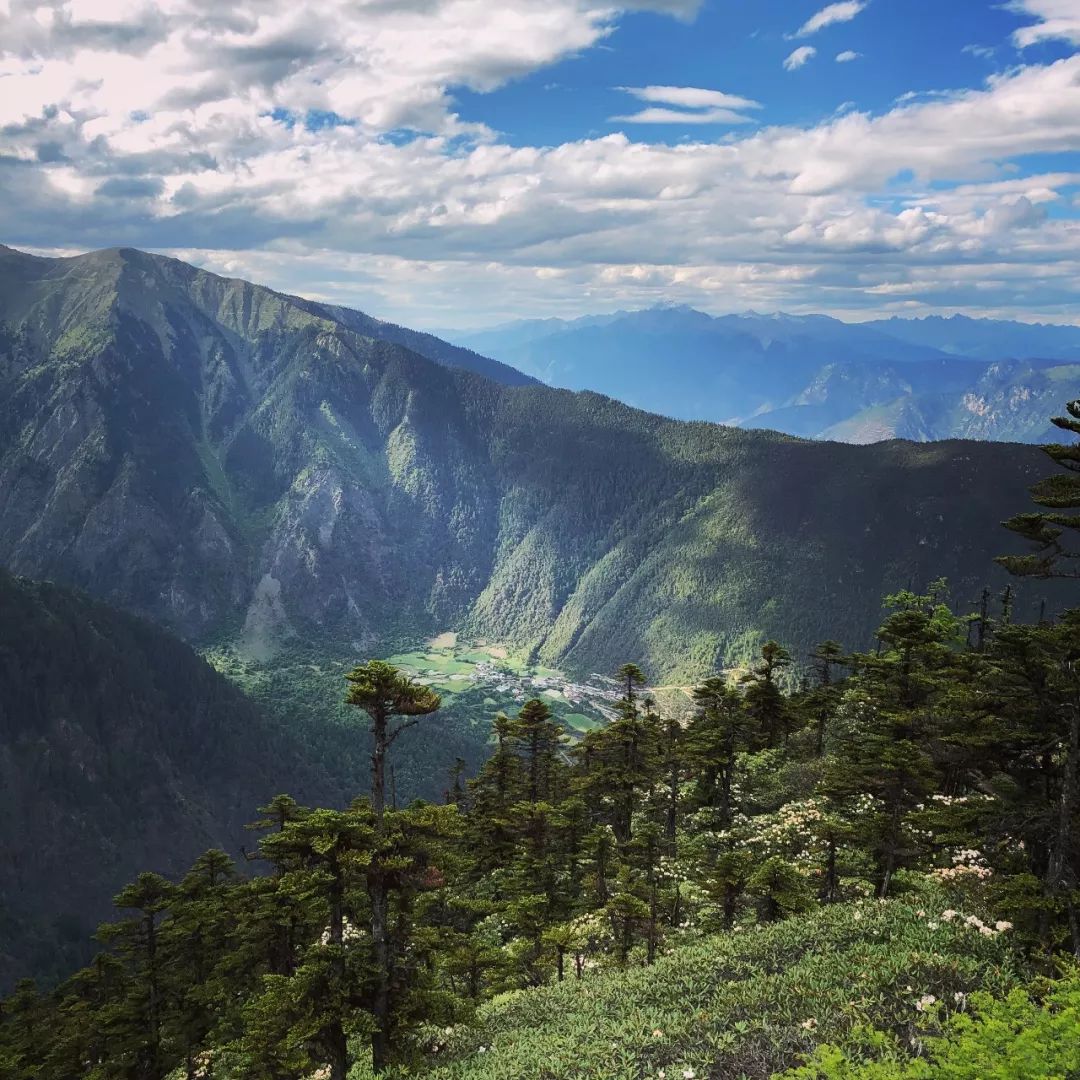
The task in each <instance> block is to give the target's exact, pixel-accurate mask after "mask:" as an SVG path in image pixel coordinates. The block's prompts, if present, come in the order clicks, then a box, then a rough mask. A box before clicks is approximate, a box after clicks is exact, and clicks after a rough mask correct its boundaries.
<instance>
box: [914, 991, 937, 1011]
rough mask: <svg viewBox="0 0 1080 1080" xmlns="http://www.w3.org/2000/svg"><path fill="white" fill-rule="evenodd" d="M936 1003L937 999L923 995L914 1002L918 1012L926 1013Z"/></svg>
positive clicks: (931, 995)
mask: <svg viewBox="0 0 1080 1080" xmlns="http://www.w3.org/2000/svg"><path fill="white" fill-rule="evenodd" d="M936 1001H937V998H936V997H934V995H933V994H923V996H922V997H921V998H919V1000H918V1001H916V1002H915V1008H916V1009H918V1010H919V1012H926V1011H927V1010H928V1009H929V1008H930V1006H931V1005H933V1004H934V1003H935V1002H936Z"/></svg>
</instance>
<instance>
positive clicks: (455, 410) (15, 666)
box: [0, 248, 1072, 984]
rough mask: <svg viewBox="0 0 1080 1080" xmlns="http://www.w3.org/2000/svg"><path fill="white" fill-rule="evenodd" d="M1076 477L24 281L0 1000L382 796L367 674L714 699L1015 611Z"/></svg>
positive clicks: (2, 580)
mask: <svg viewBox="0 0 1080 1080" xmlns="http://www.w3.org/2000/svg"><path fill="white" fill-rule="evenodd" d="M659 317H660V318H661V319H663V318H666V317H667V315H666V314H664V315H661V316H659ZM867 333H868V334H870V333H871V331H867ZM792 348H793V346H792ZM909 348H910V350H911V352H910V355H909V358H908V360H906V361H905V363H906V364H907V365H908V367H909V368H910V369H911V370H916V369H919V368H921V367H923V366H927V365H929V366H933V365H934V364H937V363H939V361H938V360H937V359H935V358H932V357H931V358H929V359H928V358H927V357H926V356H925V355H924V350H925V348H926V347H925V346H924V345H922V344H920V343H912V344H911V345H910V346H909ZM969 362H971V361H963V363H969ZM1065 389H1066V388H1065V387H1064V386H1063V387H1062V391H1063V393H1062V394H1060V395H1059V397H1064V396H1067V395H1066V394H1065V393H1064V391H1065ZM1046 471H1047V463H1046V461H1045V458H1044V457H1043V455H1042V454H1041V453H1039V451H1037V450H1036V449H1035V448H1033V447H1028V446H1016V445H1007V444H1003V443H987V442H971V441H969V442H955V441H954V442H938V443H933V444H929V445H917V444H913V443H909V442H899V441H892V442H887V443H881V444H878V445H874V446H850V445H844V444H842V443H838V442H814V441H807V440H804V439H799V438H793V437H790V436H787V435H784V434H779V433H776V432H772V431H765V430H740V429H738V428H735V427H725V426H719V425H715V424H708V423H700V422H696V423H687V422H680V421H677V420H671V419H665V418H662V417H660V416H657V415H654V414H651V413H646V412H643V411H639V410H637V409H634V408H631V407H629V406H627V405H625V404H622V403H620V402H618V401H615V400H613V399H611V398H609V397H604V396H601V395H599V394H596V393H591V392H581V393H575V392H571V391H568V390H562V389H555V388H552V387H549V386H546V385H543V384H542V383H541V382H539V381H537V380H536V379H533V378H530V377H527V376H522V375H521V374H520V373H519V372H517V371H515V370H513V369H512V368H509V367H506V366H504V365H502V364H500V363H498V362H497V361H493V360H490V359H487V358H486V357H484V356H483V355H482V354H480V353H477V352H475V351H471V350H468V349H464V348H462V347H456V346H452V345H449V344H447V343H446V342H443V341H441V340H440V339H438V338H435V337H432V336H430V335H424V334H419V333H415V332H413V331H409V330H407V329H404V328H401V327H395V326H392V325H390V324H387V323H384V322H380V321H378V320H374V319H371V318H369V317H368V316H366V315H363V314H361V313H359V312H354V311H351V310H347V309H343V308H337V307H329V306H326V305H322V304H317V303H314V302H311V301H306V300H302V299H300V298H296V297H290V296H285V295H282V294H280V293H276V292H273V291H271V290H269V289H264V288H261V287H259V286H257V285H252V284H250V283H247V282H243V281H237V280H231V279H225V278H221V277H217V276H215V275H213V274H210V273H207V272H205V271H202V270H199V269H196V268H195V267H192V266H189V265H187V264H184V263H182V262H178V261H176V260H173V259H168V258H164V257H160V256H156V255H149V254H146V253H143V252H139V251H133V250H128V249H123V250H109V251H100V252H94V253H91V254H88V255H84V256H77V257H73V258H64V259H46V258H40V257H37V256H31V255H26V254H22V253H20V252H16V251H13V250H11V249H6V248H4V249H0V566H3V567H6V568H7V570H8V571H9V572H11V573H14V574H17V575H20V576H21V577H20V578H18V579H16V578H12V577H9V576H7V575H6V574H4V573H0V779H2V781H3V783H2V784H0V791H2V793H3V794H2V796H0V809H2V810H3V812H4V813H5V815H6V820H7V821H8V822H9V823H12V822H13V823H14V826H13V827H12V828H11V829H9V830H7V831H6V835H5V837H4V838H3V840H2V843H0V930H2V931H3V933H2V934H0V937H2V938H4V939H6V940H8V941H10V942H18V943H19V944H18V948H15V947H14V946H11V947H9V948H7V949H0V984H2V983H4V982H5V980H7V979H9V977H10V976H11V974H12V973H14V972H16V971H25V970H35V971H37V972H39V973H42V974H45V975H48V974H49V973H52V972H56V971H59V970H62V969H64V968H66V967H69V966H70V964H71V963H73V962H75V960H77V959H79V958H80V956H81V955H83V953H82V951H81V950H84V949H85V941H86V930H87V927H88V926H89V925H92V923H93V922H94V921H95V920H97V919H98V918H100V917H101V916H102V915H103V914H104V912H105V909H106V908H107V905H108V898H109V896H110V895H111V893H112V892H113V891H115V890H116V889H118V888H119V886H120V885H121V884H122V883H123V882H124V880H125V879H126V878H127V877H128V876H129V875H130V874H131V873H132V872H134V870H135V869H136V868H137V867H142V868H146V867H152V868H155V869H158V870H163V871H165V872H174V871H175V870H177V869H178V868H179V867H178V866H176V865H174V864H173V863H174V862H175V861H176V858H181V859H186V858H189V857H190V856H191V855H192V854H194V853H195V852H196V851H197V850H199V849H201V848H203V847H205V846H207V845H209V844H217V845H220V846H223V847H226V848H228V849H230V850H233V851H235V850H237V848H238V846H239V845H240V844H241V843H242V842H243V835H244V834H243V830H242V825H243V823H244V820H246V818H247V816H248V815H249V814H250V810H251V808H252V807H253V806H255V805H258V804H259V803H260V802H265V801H267V800H268V799H269V798H271V797H272V795H273V794H275V793H276V792H277V791H279V790H284V789H287V790H290V791H292V792H293V793H294V794H296V795H297V796H298V797H301V798H310V799H312V800H313V801H316V802H319V803H322V804H324V805H342V804H343V803H344V802H346V801H347V800H348V799H349V798H351V797H352V796H353V795H354V794H356V792H357V791H359V790H362V787H363V776H364V773H365V769H366V764H367V763H366V754H367V752H368V746H367V736H366V731H365V728H364V726H363V725H361V724H359V723H357V721H356V717H355V716H350V715H348V714H349V713H351V712H352V710H348V709H346V708H345V707H344V706H342V704H341V701H342V687H343V683H342V675H343V674H344V672H345V671H346V670H347V668H348V665H349V664H351V663H353V662H356V661H358V660H362V659H366V658H368V657H370V656H378V655H388V654H389V653H390V652H391V651H393V647H395V646H398V645H401V644H402V643H409V644H410V645H413V644H416V643H417V642H419V641H421V640H422V639H423V638H425V637H426V636H428V635H430V634H434V633H437V632H439V631H444V630H451V629H452V630H458V631H461V632H462V633H463V634H464V635H465V636H466V637H467V638H470V639H473V640H485V641H487V642H498V643H501V644H503V645H505V646H506V647H508V648H509V649H510V650H512V651H513V652H514V653H516V654H517V655H520V656H523V657H528V658H530V659H531V660H534V661H542V662H543V663H545V664H548V665H549V666H552V667H560V668H563V669H565V670H567V671H568V672H583V673H585V672H591V671H601V672H609V671H612V670H614V669H615V668H616V667H617V666H618V665H619V664H620V663H623V662H624V661H626V660H628V659H632V660H636V661H638V662H641V663H642V665H643V666H644V667H645V668H646V670H647V671H648V673H649V675H650V677H651V678H652V680H653V681H654V682H655V683H662V682H665V683H668V684H674V685H685V684H686V683H688V682H690V681H692V680H695V679H698V678H700V677H701V676H703V675H705V674H707V673H709V672H712V671H714V670H716V669H717V668H726V667H732V666H736V665H740V664H743V663H745V662H746V661H747V660H748V659H749V658H750V657H751V656H752V655H753V653H754V652H755V650H756V649H757V648H758V647H759V646H760V644H761V643H762V642H763V641H764V640H766V639H767V638H772V637H775V638H778V639H780V640H782V641H783V642H785V643H786V644H787V645H789V646H790V647H791V648H792V649H793V651H794V652H795V653H796V657H797V659H799V660H804V659H805V656H806V653H807V651H808V650H809V649H810V648H811V647H812V646H813V645H814V644H815V643H816V642H818V641H819V640H820V639H821V638H823V637H825V636H835V635H837V634H838V633H839V634H840V635H841V636H842V637H843V639H844V644H845V645H846V646H848V647H851V648H865V647H868V646H870V645H871V644H872V642H873V635H874V629H875V627H876V626H877V624H878V622H879V618H880V612H881V598H882V596H883V595H884V594H885V593H888V592H892V591H895V590H897V589H902V588H905V587H908V586H914V587H921V586H924V585H926V584H927V583H928V582H929V581H931V580H933V579H935V578H937V577H939V576H945V577H947V578H948V579H949V580H950V582H951V583H952V586H953V590H954V595H955V596H956V597H957V598H958V600H959V601H960V602H961V603H968V602H971V603H974V601H975V600H976V598H977V597H978V595H979V594H980V593H981V591H982V589H983V588H984V587H985V586H989V587H990V588H992V589H993V590H994V591H995V592H999V591H1000V589H1001V588H1003V586H1004V584H1005V582H1006V578H1005V576H1004V574H1003V572H1002V571H1000V570H999V569H998V568H997V567H996V566H995V565H994V564H993V562H992V559H993V556H994V555H996V554H997V553H999V552H1000V551H1001V550H1002V549H1004V548H1007V547H1008V538H1007V536H1006V534H1004V533H1003V532H1002V531H1001V530H1000V529H998V528H997V527H996V526H997V523H998V522H999V521H1000V520H1001V519H1002V518H1003V517H1005V516H1007V515H1009V514H1010V513H1012V512H1014V511H1015V510H1017V509H1021V508H1023V507H1024V506H1025V505H1026V503H1027V488H1028V486H1029V485H1030V484H1031V483H1033V482H1034V481H1035V480H1036V479H1038V478H1039V477H1041V476H1042V475H1044V474H1045V472H1046ZM27 579H51V580H52V581H55V582H57V583H58V584H56V585H53V584H40V583H35V582H33V581H31V580H27ZM72 586H74V587H77V588H79V589H83V590H85V591H86V593H91V594H93V595H94V596H95V597H96V599H91V598H90V597H89V596H87V595H84V594H83V593H80V592H73V591H72V590H71V587H72ZM1071 595H1072V594H1070V593H1069V592H1068V591H1067V590H1066V589H1065V587H1064V586H1060V585H1047V586H1044V585H1034V586H1029V587H1027V588H1026V589H1024V590H1022V591H1021V592H1020V593H1019V595H1018V598H1017V613H1018V614H1019V615H1023V616H1031V615H1034V614H1036V613H1037V612H1038V610H1039V608H1040V606H1041V603H1042V600H1043V598H1044V597H1047V598H1048V599H1049V601H1050V604H1051V606H1052V607H1053V606H1055V605H1058V604H1060V603H1063V602H1064V601H1066V600H1067V599H1069V598H1070V596H1071ZM146 619H148V620H151V622H146V621H143V620H146ZM174 635H178V636H179V638H183V639H186V643H185V641H183V640H178V638H177V636H174ZM192 646H195V647H197V648H199V649H202V650H203V651H204V652H205V653H207V655H213V656H214V658H215V662H216V663H217V664H218V667H219V668H222V669H223V670H226V671H228V672H230V673H231V674H234V675H236V676H237V680H238V681H239V682H241V683H242V684H243V686H244V688H246V689H251V688H253V687H254V688H255V689H256V693H255V698H256V700H254V701H253V700H252V698H250V697H249V696H247V695H246V694H245V693H243V692H242V691H241V689H240V688H238V687H237V686H236V685H234V683H232V682H230V681H228V680H227V679H226V678H224V677H223V676H222V674H220V673H219V672H218V671H215V670H214V669H213V668H211V667H210V666H208V665H207V664H206V663H205V662H204V660H203V659H201V658H200V657H199V656H197V655H196V653H195V652H194V651H193V649H192ZM222 657H225V658H226V662H223V661H222V659H221V658H222ZM488 735H489V732H488V729H487V728H486V726H484V725H482V724H481V725H479V726H478V725H477V723H476V721H475V718H468V717H464V718H463V717H458V716H456V715H454V714H453V713H452V712H451V714H450V715H448V716H443V717H441V718H440V719H438V720H435V721H432V722H431V723H430V725H428V726H427V727H425V728H423V729H417V730H416V731H415V732H409V733H408V734H407V735H406V736H405V738H404V739H403V740H402V742H401V744H400V745H399V746H398V748H397V750H396V762H397V772H396V784H397V790H398V792H399V793H400V795H401V796H402V797H403V798H410V797H412V796H414V795H423V796H426V797H429V798H431V797H435V798H438V797H439V795H440V793H441V791H442V789H443V785H444V783H445V777H446V774H447V770H448V767H449V766H450V764H451V763H452V762H453V761H454V760H455V758H462V759H464V760H465V761H466V762H468V763H469V765H470V766H474V765H475V763H476V762H478V761H479V760H480V759H481V758H482V756H483V754H484V751H485V747H486V742H487V739H488ZM166 834H168V836H169V837H170V843H169V845H168V850H169V851H170V852H171V853H172V855H171V856H170V858H171V859H172V860H173V861H172V862H170V861H169V860H166V859H164V857H163V856H162V857H158V855H157V852H158V849H159V847H160V848H164V845H159V843H158V842H159V840H160V838H161V837H163V836H164V835H166ZM121 853H123V854H122V855H121ZM72 890H75V892H73V891H72ZM76 893H77V895H76ZM73 913H75V914H73Z"/></svg>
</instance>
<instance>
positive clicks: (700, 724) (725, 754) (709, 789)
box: [686, 677, 750, 830]
mask: <svg viewBox="0 0 1080 1080" xmlns="http://www.w3.org/2000/svg"><path fill="white" fill-rule="evenodd" d="M693 697H694V704H695V706H696V707H697V711H696V712H695V714H694V718H693V720H692V721H691V722H690V726H689V728H688V729H687V732H686V746H687V755H688V758H689V762H690V764H691V766H692V767H693V768H694V769H695V771H696V772H697V784H696V792H695V799H696V802H697V805H698V806H703V807H709V808H711V809H715V810H716V811H717V819H718V820H717V826H718V827H719V829H721V830H724V829H729V828H730V827H731V817H732V810H733V806H732V785H733V782H734V776H735V757H736V754H737V753H738V752H739V751H740V750H742V749H745V748H746V738H747V733H748V727H749V723H750V721H749V717H748V715H747V713H746V711H745V709H744V704H743V699H742V697H741V695H740V694H739V693H738V691H736V690H735V689H734V687H732V686H730V685H729V684H728V682H727V681H726V680H725V679H722V678H718V677H714V678H711V679H706V680H705V682H703V683H702V684H701V685H700V686H698V687H696V688H695V689H694V692H693Z"/></svg>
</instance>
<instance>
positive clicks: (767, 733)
mask: <svg viewBox="0 0 1080 1080" xmlns="http://www.w3.org/2000/svg"><path fill="white" fill-rule="evenodd" d="M790 666H791V654H790V653H789V652H788V651H787V649H785V648H784V647H783V646H782V645H779V644H777V643H776V642H775V641H767V642H765V644H764V645H762V647H761V659H760V660H759V661H758V663H756V664H755V665H754V666H753V667H752V668H751V669H750V671H749V672H747V674H745V675H744V676H743V677H742V680H741V682H742V684H743V687H744V691H743V693H744V698H745V702H746V712H747V716H748V717H749V720H750V730H751V732H752V734H753V738H754V741H755V744H756V745H758V746H763V747H765V749H767V750H772V749H775V748H776V747H778V746H779V745H780V744H781V743H783V742H784V741H786V739H787V737H788V734H789V731H790V715H789V710H788V704H787V701H786V699H785V698H784V694H783V691H782V690H781V689H780V686H779V678H780V675H781V673H782V672H783V671H784V670H785V669H787V668H789V667H790Z"/></svg>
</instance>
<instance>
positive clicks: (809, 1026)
mask: <svg viewBox="0 0 1080 1080" xmlns="http://www.w3.org/2000/svg"><path fill="white" fill-rule="evenodd" d="M799 1026H800V1027H801V1028H805V1029H806V1030H807V1031H813V1030H814V1028H816V1027H817V1021H816V1020H815V1019H814V1018H813V1017H812V1016H811V1017H809V1018H808V1019H806V1020H804V1021H803V1022H802V1023H801V1024H800V1025H799Z"/></svg>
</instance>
